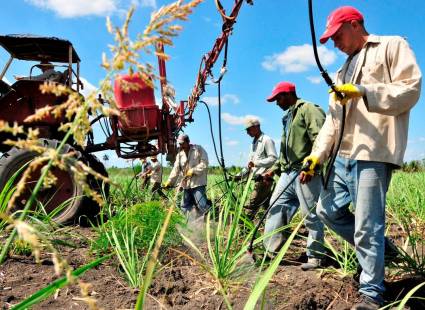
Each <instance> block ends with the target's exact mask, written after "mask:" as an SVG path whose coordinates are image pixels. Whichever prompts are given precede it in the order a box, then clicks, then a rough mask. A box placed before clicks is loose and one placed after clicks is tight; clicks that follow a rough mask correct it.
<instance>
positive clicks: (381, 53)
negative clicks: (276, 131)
mask: <svg viewBox="0 0 425 310" xmlns="http://www.w3.org/2000/svg"><path fill="white" fill-rule="evenodd" d="M347 67H348V63H345V64H344V65H343V66H342V68H341V69H340V70H339V71H338V72H337V77H336V84H342V83H343V82H342V77H343V76H344V75H345V71H346V70H347ZM421 81H422V74H421V71H420V69H419V67H418V65H417V63H416V58H415V55H414V54H413V52H412V50H411V49H410V47H409V45H408V43H407V42H406V40H405V39H403V38H401V37H398V36H375V35H369V37H368V40H367V42H366V44H365V45H364V47H363V48H362V50H361V51H360V53H359V56H358V60H357V65H356V67H355V69H354V73H353V75H352V77H351V81H346V82H351V83H354V84H358V85H361V86H363V87H364V89H365V95H364V96H363V97H360V98H355V99H352V100H350V101H349V102H348V103H347V112H346V120H345V129H344V134H343V139H342V142H341V147H340V149H339V152H338V155H339V156H342V157H345V158H351V159H356V160H368V161H379V162H386V163H391V164H395V165H397V166H401V164H402V163H403V156H404V152H405V150H406V145H407V134H408V129H409V113H410V109H411V108H412V107H413V106H414V105H415V104H416V102H417V101H418V99H419V95H420V91H421ZM341 115H342V106H341V105H340V104H339V103H336V102H334V101H333V96H330V101H329V111H328V113H327V116H326V120H325V124H324V125H323V127H322V129H321V130H320V132H319V135H318V137H317V139H316V142H315V144H314V147H313V151H312V154H313V155H315V156H318V157H319V159H320V162H321V163H323V162H324V161H325V160H326V159H327V158H328V157H329V156H330V153H331V151H332V148H333V147H334V145H335V144H336V142H337V140H338V137H339V132H340V128H341Z"/></svg>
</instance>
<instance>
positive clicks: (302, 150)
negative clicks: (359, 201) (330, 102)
mask: <svg viewBox="0 0 425 310" xmlns="http://www.w3.org/2000/svg"><path fill="white" fill-rule="evenodd" d="M324 122H325V112H324V111H323V110H322V108H320V107H319V106H318V105H315V104H313V103H310V102H307V101H304V100H302V99H298V100H297V102H296V103H295V104H294V105H293V106H291V107H290V108H289V109H288V112H287V113H286V114H285V115H284V116H283V118H282V124H283V133H282V141H281V143H280V155H279V160H278V161H276V163H275V164H274V165H273V166H272V168H271V170H272V171H273V172H275V173H278V174H279V173H280V172H282V171H287V170H289V169H291V170H293V169H299V168H300V167H301V165H302V160H303V159H304V158H305V157H306V156H308V155H310V152H311V149H312V147H313V143H314V140H315V139H316V137H317V135H318V133H319V131H320V128H322V125H323V123H324ZM286 126H288V128H287V129H286V130H285V128H286ZM287 132H288V137H287Z"/></svg>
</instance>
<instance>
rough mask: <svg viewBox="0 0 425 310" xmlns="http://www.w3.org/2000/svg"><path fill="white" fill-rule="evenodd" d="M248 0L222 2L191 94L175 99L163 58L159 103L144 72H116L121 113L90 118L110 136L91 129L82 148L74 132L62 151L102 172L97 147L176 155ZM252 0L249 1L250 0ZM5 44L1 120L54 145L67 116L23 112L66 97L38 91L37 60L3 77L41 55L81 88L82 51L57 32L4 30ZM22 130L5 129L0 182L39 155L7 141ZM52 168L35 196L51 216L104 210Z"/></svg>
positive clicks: (1, 41)
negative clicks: (52, 179) (227, 8)
mask: <svg viewBox="0 0 425 310" xmlns="http://www.w3.org/2000/svg"><path fill="white" fill-rule="evenodd" d="M243 2H244V0H238V1H235V5H234V7H233V9H232V11H231V13H230V14H229V15H227V16H226V15H225V14H224V10H223V9H222V7H221V6H220V7H219V11H220V13H221V14H222V16H223V27H222V33H221V35H220V36H219V37H218V38H217V39H216V41H215V44H214V46H213V48H212V50H211V51H210V52H209V53H207V54H205V55H204V57H203V58H202V62H201V66H200V69H199V72H198V76H197V79H196V82H195V86H194V88H193V91H192V94H191V95H190V96H189V98H188V100H185V101H180V102H179V103H177V104H176V103H175V101H174V100H173V96H172V94H171V93H172V92H171V91H170V87H169V86H168V85H167V82H166V70H165V62H164V60H162V59H160V58H158V68H159V70H158V71H159V76H160V84H161V87H160V89H161V94H162V106H161V107H159V106H158V105H156V103H155V96H154V89H153V88H152V87H151V86H149V85H147V83H145V82H144V81H143V79H141V78H140V77H139V76H138V75H121V76H119V77H117V79H116V80H115V85H114V94H115V102H116V107H117V109H118V110H119V111H120V116H111V117H106V116H104V115H99V116H96V117H93V119H92V120H91V125H92V126H94V125H95V124H99V125H100V126H101V127H102V128H103V131H104V132H105V135H106V139H105V141H104V142H102V143H95V142H94V140H95V139H94V137H93V133H90V134H89V135H88V137H87V139H86V141H87V144H86V146H85V147H84V148H81V147H79V146H78V145H77V144H75V143H74V142H73V139H69V140H68V141H67V144H66V145H65V147H64V148H63V149H62V152H63V153H68V152H73V154H75V156H76V157H78V159H79V160H82V161H83V162H84V163H85V164H87V165H88V166H89V167H91V168H92V169H94V170H95V171H97V172H99V173H101V174H103V175H107V172H106V169H105V167H104V166H103V164H102V163H101V162H100V161H99V160H97V158H96V157H95V156H94V155H93V153H95V152H98V151H105V150H114V151H115V152H116V153H117V155H118V157H121V158H125V159H135V158H144V157H147V156H151V155H156V154H160V153H161V154H167V156H168V157H169V158H170V159H171V158H172V157H173V156H174V155H175V154H176V151H177V149H176V136H177V135H178V133H179V131H180V130H181V129H182V127H183V126H185V123H186V122H192V121H193V118H192V114H193V111H194V109H195V107H196V104H197V102H198V100H199V98H200V96H201V95H202V94H203V92H204V90H205V89H204V88H205V82H206V80H207V78H208V77H209V76H211V75H212V72H211V70H212V67H213V65H214V63H215V62H216V61H217V59H218V57H219V55H220V53H221V50H222V49H223V47H226V45H227V41H228V37H229V36H230V34H231V31H232V27H233V24H234V23H235V21H236V17H237V15H238V12H239V9H240V7H241V5H242V3H243ZM247 2H248V3H250V4H252V3H251V1H247ZM0 45H1V46H2V47H3V48H4V49H5V50H6V51H7V52H8V53H9V54H10V59H9V61H8V62H7V63H6V65H5V68H4V69H3V70H2V71H1V73H0V120H2V121H6V122H8V123H9V124H12V123H13V122H17V123H18V124H19V125H22V126H24V127H26V128H33V129H38V130H39V137H40V143H41V144H43V145H44V146H46V147H51V148H56V147H57V146H58V145H59V143H60V141H61V140H62V139H63V138H64V135H65V133H64V132H61V131H59V130H58V129H59V126H60V125H61V123H62V122H63V121H64V119H62V118H61V117H54V116H53V115H49V116H47V117H45V118H42V119H37V120H35V121H27V120H26V118H27V117H28V116H30V115H32V114H34V113H35V112H36V110H37V109H40V108H43V107H45V106H55V105H58V104H61V103H63V102H64V101H65V100H66V99H67V98H66V97H60V96H59V97H56V96H55V95H53V94H46V93H42V92H41V90H40V86H41V85H42V84H43V83H44V81H40V80H36V79H32V78H31V77H32V76H33V72H32V71H33V68H34V66H36V65H33V66H32V67H31V68H30V74H29V76H28V77H27V78H25V79H20V80H17V81H16V82H14V83H13V84H12V85H9V84H8V83H6V82H4V81H3V77H4V76H5V74H6V72H7V70H8V68H9V67H10V64H11V63H12V61H13V60H15V59H17V60H24V61H32V62H34V61H39V62H40V61H44V62H49V63H51V64H53V65H54V67H55V70H60V71H61V75H62V76H61V78H60V80H59V81H57V82H55V83H59V84H63V85H66V86H67V87H68V88H70V89H72V90H73V91H75V92H80V90H81V88H82V87H83V83H82V82H81V80H80V58H79V56H78V54H77V52H76V51H75V49H74V47H73V45H72V43H71V42H69V41H67V40H63V39H59V38H55V37H40V36H31V35H2V36H0ZM157 49H159V50H161V49H162V46H157ZM62 70H63V71H62ZM120 81H126V82H128V83H131V84H134V85H137V87H136V88H135V89H133V88H131V89H130V90H124V89H123V87H122V86H121V85H122V83H121V82H120ZM99 100H102V99H101V98H99ZM17 138H20V137H19V135H18V136H13V135H11V134H7V133H0V152H2V153H3V155H2V157H1V158H0V190H2V189H3V188H4V187H5V184H6V183H7V182H8V180H9V179H10V178H11V177H12V176H13V175H14V174H15V173H16V172H17V171H18V170H19V169H20V168H21V167H22V166H23V165H24V164H26V163H27V162H29V161H31V160H32V159H34V158H35V157H36V156H37V154H36V153H35V152H33V151H30V150H26V149H22V148H11V147H10V146H8V145H6V144H4V143H3V142H4V141H6V140H7V139H17ZM52 173H53V175H55V176H56V178H57V180H58V181H57V184H56V185H55V186H54V187H51V188H48V189H44V190H42V191H41V192H39V194H38V197H37V200H38V201H39V202H41V203H42V204H43V206H44V208H45V210H46V212H47V213H50V214H52V218H53V220H54V221H56V222H58V223H61V224H65V223H72V222H75V221H76V220H77V219H78V218H79V217H80V216H81V215H88V216H94V215H96V214H97V213H98V212H99V207H98V206H97V205H96V204H95V203H94V201H92V200H91V199H90V198H88V197H86V196H84V194H83V191H82V186H81V184H80V183H79V182H78V181H77V179H76V177H75V176H74V174H73V172H72V170H71V169H64V170H61V169H59V168H53V170H52ZM39 176H40V171H35V172H33V175H32V177H31V179H30V182H29V184H28V190H27V192H25V193H23V194H21V196H20V197H19V199H18V200H17V202H16V204H17V205H16V206H14V207H15V208H17V209H19V208H22V207H23V206H24V205H25V203H26V201H27V200H28V198H29V195H30V193H31V189H32V188H33V187H34V185H33V184H34V183H35V182H36V181H37V179H38V178H39ZM88 184H89V186H90V187H91V188H92V189H94V190H96V191H100V190H101V186H100V184H99V183H98V182H97V181H96V180H95V179H94V178H93V177H89V179H88ZM107 191H108V189H107V188H106V192H107Z"/></svg>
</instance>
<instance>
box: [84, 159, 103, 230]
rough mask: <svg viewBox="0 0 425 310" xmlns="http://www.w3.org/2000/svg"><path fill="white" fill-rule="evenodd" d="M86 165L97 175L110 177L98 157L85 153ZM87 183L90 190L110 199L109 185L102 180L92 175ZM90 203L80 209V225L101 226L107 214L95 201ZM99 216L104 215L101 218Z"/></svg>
mask: <svg viewBox="0 0 425 310" xmlns="http://www.w3.org/2000/svg"><path fill="white" fill-rule="evenodd" d="M83 156H84V159H85V163H86V164H87V165H88V166H89V167H90V168H92V169H93V170H94V171H96V172H97V173H100V174H101V175H103V176H105V177H108V172H107V171H106V169H105V166H104V165H103V164H102V163H101V162H100V161H99V160H98V159H97V157H96V156H93V155H91V154H88V153H85V154H84V155H83ZM87 183H88V184H89V186H90V188H91V189H92V190H94V191H96V192H98V193H99V194H101V195H103V196H104V198H105V199H108V197H109V184H108V183H106V184H104V185H102V183H101V182H100V180H98V179H96V178H95V177H93V176H92V175H90V176H88V178H87ZM88 200H89V201H88V202H87V203H86V204H85V205H84V206H83V207H82V208H81V209H80V213H79V217H78V223H79V224H80V225H82V226H88V225H91V224H100V223H102V222H104V221H106V220H107V217H106V214H104V213H101V212H100V211H101V210H100V206H99V205H98V204H97V202H95V201H94V200H91V199H88ZM99 214H102V218H100V216H99Z"/></svg>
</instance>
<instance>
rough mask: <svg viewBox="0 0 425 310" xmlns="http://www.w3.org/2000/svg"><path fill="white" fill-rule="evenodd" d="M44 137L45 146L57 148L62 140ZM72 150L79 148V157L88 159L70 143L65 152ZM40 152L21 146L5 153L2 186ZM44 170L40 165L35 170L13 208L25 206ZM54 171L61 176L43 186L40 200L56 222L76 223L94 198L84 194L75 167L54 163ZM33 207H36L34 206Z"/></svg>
mask: <svg viewBox="0 0 425 310" xmlns="http://www.w3.org/2000/svg"><path fill="white" fill-rule="evenodd" d="M40 141H41V143H42V144H43V145H44V146H45V147H49V148H57V146H58V145H59V143H60V142H59V141H57V140H48V139H42V140H40ZM69 152H75V158H77V159H81V160H84V157H83V156H82V154H81V152H79V151H76V150H75V149H74V148H73V147H72V146H70V145H68V144H66V145H65V146H64V147H63V149H62V152H61V153H62V154H66V153H69ZM36 156H37V153H34V152H32V151H29V150H25V149H17V148H13V149H11V150H10V151H9V152H7V153H4V154H3V156H2V157H1V158H0V190H2V189H3V187H4V186H5V184H6V182H7V181H8V180H9V178H10V177H12V176H13V175H14V174H15V173H16V172H17V171H18V170H19V169H20V168H21V167H22V166H23V165H25V164H26V163H28V162H29V161H31V160H32V159H34V158H35V157H36ZM67 168H68V167H67ZM40 170H41V169H38V170H36V171H34V172H33V173H32V174H31V177H30V179H29V182H28V183H27V190H26V191H25V192H23V193H22V194H21V195H20V196H19V197H18V199H17V202H16V205H15V206H14V210H12V211H16V210H19V209H22V208H23V207H24V206H25V203H26V201H27V200H28V199H29V197H30V194H31V191H32V189H33V188H34V186H35V184H36V183H37V181H38V179H39V177H40V174H41V171H40ZM51 172H52V173H53V175H55V177H56V178H57V182H56V184H55V185H53V186H51V187H50V188H47V189H42V190H40V191H39V193H38V194H37V201H39V202H40V203H41V204H42V205H43V206H44V208H45V211H46V213H47V214H51V215H52V219H53V221H55V222H56V223H58V224H70V223H75V222H76V220H77V218H78V216H79V215H80V214H81V209H82V207H83V206H84V205H86V204H88V203H90V202H91V199H89V198H88V197H85V196H84V193H83V190H82V186H81V184H80V182H79V181H78V180H76V178H75V176H74V174H73V172H72V170H71V169H65V170H62V169H59V168H57V167H52V169H51ZM17 179H19V178H17ZM32 209H33V210H34V207H33V208H32ZM52 213H53V214H52Z"/></svg>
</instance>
